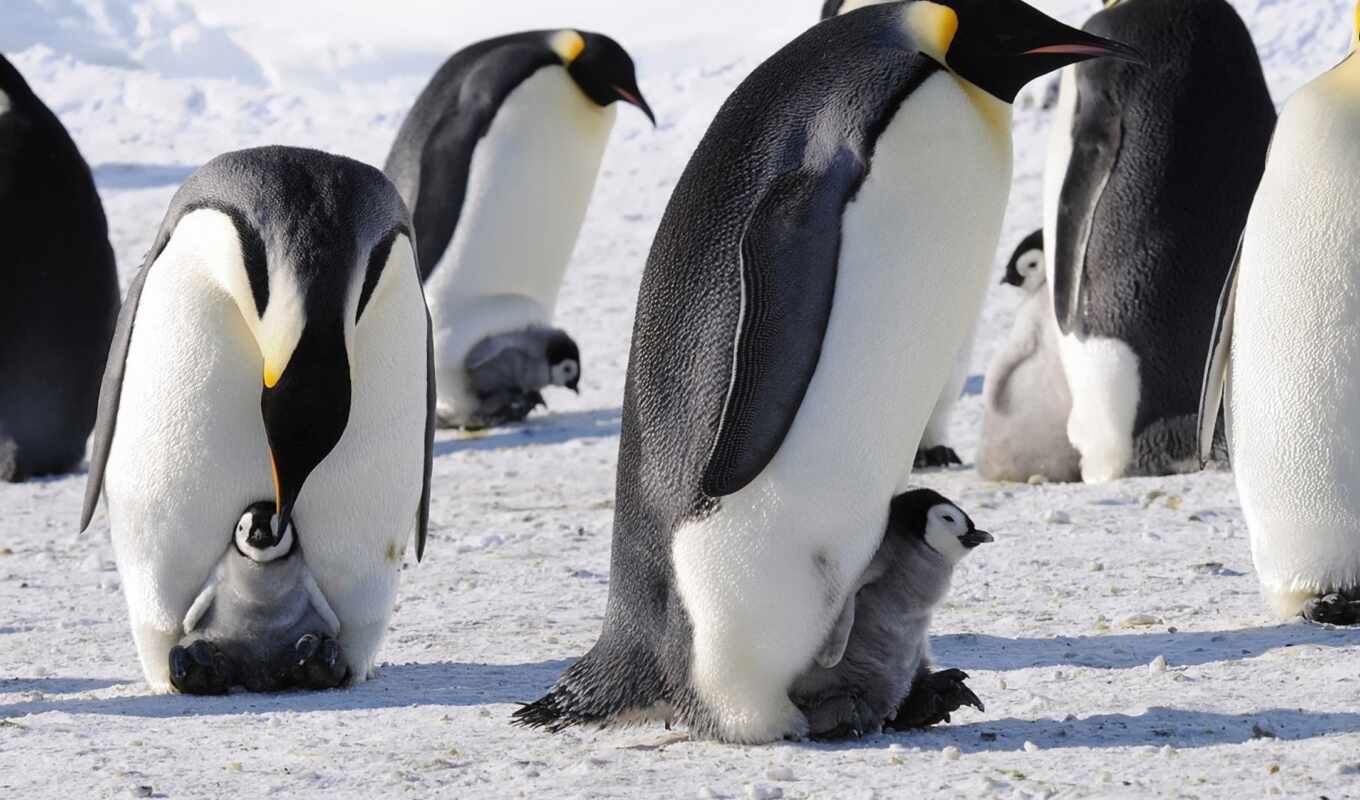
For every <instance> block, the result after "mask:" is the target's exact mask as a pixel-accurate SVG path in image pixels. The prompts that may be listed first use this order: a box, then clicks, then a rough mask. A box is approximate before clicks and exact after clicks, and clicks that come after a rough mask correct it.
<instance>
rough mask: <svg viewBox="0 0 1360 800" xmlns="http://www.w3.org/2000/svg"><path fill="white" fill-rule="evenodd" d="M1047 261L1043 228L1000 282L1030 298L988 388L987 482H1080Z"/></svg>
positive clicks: (1019, 250) (983, 442) (982, 457)
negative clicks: (1069, 433)
mask: <svg viewBox="0 0 1360 800" xmlns="http://www.w3.org/2000/svg"><path fill="white" fill-rule="evenodd" d="M1044 262H1045V258H1044V233H1043V231H1042V230H1038V231H1035V232H1034V233H1031V234H1030V235H1029V236H1026V237H1025V238H1024V240H1022V241H1021V242H1020V244H1019V245H1017V246H1016V248H1015V252H1014V253H1013V254H1012V255H1011V258H1010V260H1009V261H1008V262H1007V263H1006V271H1005V277H1004V278H1003V279H1002V281H1001V282H1002V283H1003V284H1007V285H1010V286H1014V287H1016V288H1018V289H1020V290H1021V291H1022V292H1024V293H1025V299H1024V301H1023V302H1022V303H1021V305H1020V309H1019V310H1018V311H1017V312H1016V315H1015V326H1014V327H1013V328H1012V329H1011V335H1010V338H1009V339H1008V340H1007V342H1006V346H1005V347H1004V348H1003V349H1002V350H1001V351H1000V352H999V353H997V355H996V357H995V358H993V359H992V363H991V364H990V365H989V366H988V368H987V377H986V382H985V383H984V384H983V390H982V399H983V407H984V411H983V416H982V436H981V438H980V440H979V444H978V457H977V470H978V474H979V475H981V476H982V477H983V478H985V479H986V480H989V481H1012V482H1025V481H1028V480H1029V479H1030V478H1033V477H1035V476H1041V477H1043V478H1046V479H1048V480H1050V481H1060V482H1067V481H1076V480H1080V479H1081V454H1080V453H1078V452H1077V451H1076V449H1075V448H1073V447H1072V443H1071V442H1070V441H1068V438H1067V419H1068V416H1069V415H1070V414H1071V413H1072V395H1071V393H1069V392H1068V389H1067V376H1066V375H1065V374H1064V373H1063V366H1062V357H1061V355H1060V354H1059V352H1058V325H1057V322H1056V321H1055V320H1054V318H1053V297H1052V295H1051V294H1049V291H1048V277H1047V274H1046V272H1045V269H1044Z"/></svg>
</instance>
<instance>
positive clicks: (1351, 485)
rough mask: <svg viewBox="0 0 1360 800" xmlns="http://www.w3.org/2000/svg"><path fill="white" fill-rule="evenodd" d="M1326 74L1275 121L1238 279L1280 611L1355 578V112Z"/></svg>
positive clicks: (1262, 531) (1358, 219)
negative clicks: (1339, 96)
mask: <svg viewBox="0 0 1360 800" xmlns="http://www.w3.org/2000/svg"><path fill="white" fill-rule="evenodd" d="M1342 77H1343V76H1339V75H1333V76H1329V77H1328V78H1324V79H1322V80H1320V81H1319V82H1318V83H1317V84H1314V85H1313V86H1311V87H1309V88H1307V89H1305V90H1304V92H1302V93H1301V94H1300V96H1298V97H1296V98H1295V99H1294V100H1291V101H1290V103H1289V105H1288V106H1287V107H1286V109H1285V112H1284V114H1283V115H1282V116H1281V117H1280V122H1279V128H1278V130H1277V131H1276V136H1275V143H1274V145H1273V149H1272V156H1271V158H1270V161H1269V163H1268V164H1267V167H1266V172H1265V175H1264V177H1263V179H1262V181H1261V187H1260V190H1259V192H1258V194H1257V196H1256V201H1255V203H1254V205H1253V206H1252V210H1251V216H1250V217H1249V219H1248V223H1247V229H1246V237H1245V240H1244V243H1243V253H1242V263H1241V266H1240V268H1239V274H1238V290H1237V303H1236V314H1235V321H1234V328H1233V341H1232V356H1231V358H1232V363H1231V373H1230V375H1231V377H1230V380H1231V384H1232V385H1231V391H1230V393H1229V401H1228V413H1229V415H1230V421H1231V424H1230V426H1229V429H1230V430H1231V431H1232V442H1231V443H1230V444H1231V448H1232V463H1233V469H1234V472H1235V473H1236V478H1237V487H1238V493H1239V494H1240V496H1241V502H1242V511H1243V514H1244V516H1245V517H1246V521H1247V525H1248V527H1249V528H1250V530H1251V541H1252V554H1253V556H1254V558H1255V561H1256V568H1257V571H1258V573H1259V575H1260V578H1261V582H1262V585H1263V587H1264V588H1265V590H1266V592H1267V594H1268V596H1269V597H1270V598H1271V600H1272V601H1273V602H1275V604H1276V606H1277V608H1278V610H1279V611H1281V613H1284V614H1291V615H1292V614H1294V613H1297V611H1298V607H1297V606H1298V605H1299V603H1301V602H1302V600H1303V599H1306V596H1308V595H1312V594H1316V593H1319V592H1324V591H1328V590H1334V589H1349V588H1355V587H1356V585H1357V582H1360V491H1357V490H1358V489H1360V485H1358V482H1360V206H1358V205H1357V198H1360V145H1357V144H1356V138H1355V137H1356V131H1357V130H1360V104H1357V103H1354V102H1349V101H1347V102H1343V101H1342V99H1341V98H1338V97H1337V96H1335V94H1334V90H1335V89H1336V88H1338V87H1336V86H1335V85H1334V84H1335V82H1336V81H1338V80H1339V79H1341V78H1342Z"/></svg>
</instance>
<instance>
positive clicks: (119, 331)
mask: <svg viewBox="0 0 1360 800" xmlns="http://www.w3.org/2000/svg"><path fill="white" fill-rule="evenodd" d="M154 261H155V257H154V253H153V255H148V256H147V259H146V263H145V264H143V265H142V268H141V269H140V270H138V272H137V275H136V277H134V278H133V279H132V284H131V285H130V286H128V290H127V297H126V298H124V299H123V308H122V310H121V311H120V312H119V313H118V326H117V327H116V328H114V330H113V342H112V343H111V344H110V345H109V360H108V362H107V364H105V366H104V380H103V382H102V383H101V384H100V386H99V416H98V417H97V418H96V422H95V426H94V444H93V446H92V448H91V450H90V473H89V475H88V476H87V477H86V478H85V507H84V509H83V510H82V511H81V512H80V531H81V533H84V532H85V529H86V528H88V527H90V520H91V519H93V518H94V510H95V508H97V507H98V506H99V493H100V492H101V491H103V488H104V468H105V467H106V466H108V463H109V449H110V448H111V447H113V432H114V427H115V426H116V425H117V423H118V404H119V403H120V402H121V401H122V398H123V374H124V373H125V372H126V370H127V355H128V348H129V347H131V346H132V326H133V323H134V321H135V320H136V317H137V305H138V303H139V301H140V300H141V299H142V287H143V286H145V285H146V276H147V274H148V273H149V272H151V265H152V264H153V263H154Z"/></svg>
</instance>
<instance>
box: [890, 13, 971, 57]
mask: <svg viewBox="0 0 1360 800" xmlns="http://www.w3.org/2000/svg"><path fill="white" fill-rule="evenodd" d="M903 27H904V28H906V31H907V34H908V35H909V36H911V39H912V41H913V42H914V43H915V44H916V47H917V49H918V50H920V51H921V52H922V53H925V54H926V55H928V56H930V57H931V58H933V59H935V60H936V61H938V62H940V63H941V64H944V63H945V56H947V55H949V46H950V45H951V44H953V43H954V35H955V34H957V33H958V32H959V15H958V14H957V13H956V12H955V11H954V9H952V8H950V7H949V6H942V5H940V4H939V3H932V2H930V0H918V2H915V3H909V4H907V7H906V10H905V12H904V16H903Z"/></svg>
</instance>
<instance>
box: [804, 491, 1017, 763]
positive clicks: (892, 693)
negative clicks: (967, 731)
mask: <svg viewBox="0 0 1360 800" xmlns="http://www.w3.org/2000/svg"><path fill="white" fill-rule="evenodd" d="M991 541H994V540H993V538H992V535H991V534H990V533H988V532H987V531H983V530H978V528H977V526H976V525H974V524H973V520H972V519H971V518H970V517H969V516H968V514H966V513H965V512H964V511H963V510H962V509H960V508H959V507H958V506H956V505H955V504H954V503H953V502H952V501H950V500H949V499H947V498H945V497H943V496H941V495H940V494H939V493H938V492H935V491H932V490H930V489H917V490H915V491H911V492H906V493H904V494H901V495H899V496H897V497H895V498H893V501H892V506H891V509H890V511H889V514H888V530H887V532H886V533H885V534H884V536H883V543H882V544H880V545H879V547H878V552H877V553H875V554H874V557H873V560H871V561H870V562H869V566H868V568H866V569H865V570H864V574H863V575H861V576H860V577H859V579H858V580H857V581H855V584H854V586H853V587H852V589H851V591H850V596H849V598H848V599H847V600H846V602H845V608H844V609H843V610H842V611H841V615H840V617H839V618H838V619H837V620H836V624H835V626H833V627H832V629H831V634H830V635H829V636H828V637H827V640H826V642H825V643H824V644H823V645H822V649H821V650H819V651H818V652H817V657H816V660H815V662H814V663H813V664H812V665H810V666H809V667H808V669H807V670H806V671H805V672H804V673H803V674H802V675H800V676H798V679H797V680H796V681H794V683H793V688H792V689H790V691H789V695H790V696H791V697H792V698H793V702H794V703H795V704H797V705H798V707H799V708H800V709H802V711H803V713H804V715H805V716H806V717H807V719H808V733H809V735H811V736H812V737H813V738H819V739H839V738H845V737H848V736H856V737H858V736H861V735H864V734H873V733H878V732H879V731H881V730H882V729H883V728H884V727H890V728H896V729H900V730H908V729H913V728H924V727H928V726H930V725H935V724H937V723H940V722H948V721H949V715H950V714H952V713H953V712H955V711H957V710H958V709H959V708H961V707H963V706H965V705H970V706H972V707H974V708H976V709H977V710H979V711H982V710H984V709H983V705H982V701H981V700H979V699H978V697H977V695H976V694H974V693H973V691H972V690H971V689H969V688H968V686H967V684H965V683H964V681H965V680H966V679H967V678H968V676H967V674H965V673H963V672H960V671H959V670H941V671H939V672H934V671H932V670H931V668H930V667H931V657H930V618H931V614H932V613H933V612H934V610H935V607H936V606H938V605H939V604H940V603H941V602H942V601H943V600H944V598H945V595H947V594H949V585H950V582H951V581H952V580H953V577H954V567H955V566H956V565H957V564H958V563H959V562H960V561H962V560H963V558H964V557H965V556H967V555H968V554H969V553H971V552H973V550H974V549H976V548H977V547H979V546H981V545H983V544H986V543H987V542H991Z"/></svg>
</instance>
